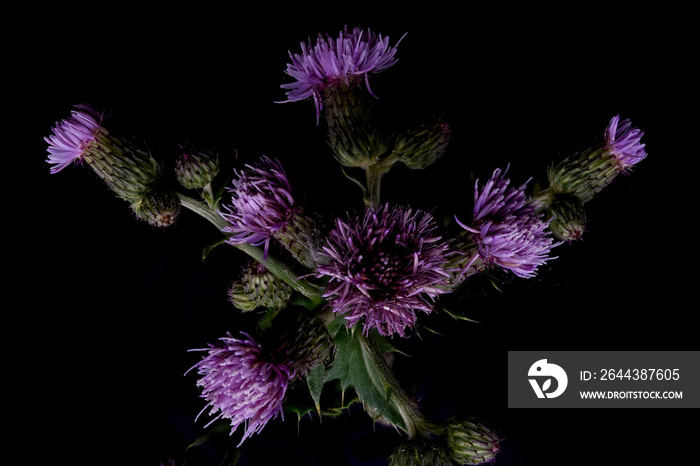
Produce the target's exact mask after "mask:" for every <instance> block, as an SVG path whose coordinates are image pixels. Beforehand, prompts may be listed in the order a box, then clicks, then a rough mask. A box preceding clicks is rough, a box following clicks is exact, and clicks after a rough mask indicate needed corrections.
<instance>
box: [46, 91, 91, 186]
mask: <svg viewBox="0 0 700 466" xmlns="http://www.w3.org/2000/svg"><path fill="white" fill-rule="evenodd" d="M101 122H102V115H100V114H99V113H98V112H97V110H96V109H95V108H94V107H92V106H90V105H87V104H79V105H76V106H75V109H74V110H73V111H72V112H71V117H70V118H68V119H66V120H62V121H60V122H57V123H56V126H55V127H54V128H53V135H51V136H48V137H45V138H44V140H45V141H46V142H48V143H49V149H48V152H49V156H48V158H47V160H46V161H47V162H48V163H50V164H53V165H54V166H53V167H51V170H50V171H51V173H58V172H60V171H61V170H63V169H64V168H66V167H67V166H68V165H70V163H71V162H74V161H81V160H82V158H83V154H85V151H86V150H87V149H88V147H89V146H90V144H91V143H92V142H93V141H95V140H96V139H97V137H98V135H99V133H100V130H101V129H102V128H101V126H100V124H101Z"/></svg>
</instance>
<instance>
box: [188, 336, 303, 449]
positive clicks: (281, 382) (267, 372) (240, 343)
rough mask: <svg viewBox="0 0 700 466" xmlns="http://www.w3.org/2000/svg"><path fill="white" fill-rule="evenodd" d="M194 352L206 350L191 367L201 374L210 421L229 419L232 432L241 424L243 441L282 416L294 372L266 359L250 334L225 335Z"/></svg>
mask: <svg viewBox="0 0 700 466" xmlns="http://www.w3.org/2000/svg"><path fill="white" fill-rule="evenodd" d="M194 351H207V352H208V354H207V355H206V356H205V357H204V358H203V359H202V360H201V361H200V362H198V363H197V364H196V365H195V366H193V367H192V369H194V368H197V371H198V374H199V375H200V376H201V378H200V379H199V380H198V381H197V385H198V386H199V387H201V388H202V395H201V397H202V398H204V399H205V400H207V402H208V404H207V405H206V406H205V407H204V409H203V410H202V412H204V411H205V410H206V409H207V408H209V409H210V415H212V416H215V417H214V419H212V420H211V421H210V422H209V424H211V423H212V422H214V421H216V420H217V419H220V418H223V419H228V420H230V422H231V434H233V432H234V431H235V430H236V429H237V428H238V426H240V425H241V424H242V425H243V426H244V429H245V432H244V435H243V438H242V439H241V443H243V441H245V439H247V438H249V437H250V436H252V435H253V434H256V433H259V432H260V431H261V430H262V429H263V428H264V427H265V425H266V424H267V422H268V421H269V420H271V419H275V418H276V417H277V416H278V415H279V414H282V416H284V414H283V412H282V401H283V400H284V397H285V394H286V393H287V387H288V385H289V381H290V380H291V379H292V378H294V375H295V374H294V373H293V371H291V370H290V369H289V368H288V367H287V366H286V365H285V364H279V363H273V362H269V361H267V360H266V358H265V357H264V354H263V350H262V348H261V346H260V345H259V344H258V343H256V342H255V340H253V338H252V337H251V336H250V335H248V334H246V333H242V338H240V339H236V338H233V337H232V336H231V334H228V336H227V337H224V338H221V339H220V343H219V344H209V348H205V349H201V350H194ZM190 370H191V369H190ZM188 372H189V371H188ZM200 415H201V412H200ZM198 417H199V416H198ZM209 424H207V425H209ZM239 445H240V444H239Z"/></svg>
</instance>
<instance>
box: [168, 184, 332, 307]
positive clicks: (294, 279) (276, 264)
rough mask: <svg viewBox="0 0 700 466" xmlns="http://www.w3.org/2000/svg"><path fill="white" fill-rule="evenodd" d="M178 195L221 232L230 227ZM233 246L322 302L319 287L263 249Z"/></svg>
mask: <svg viewBox="0 0 700 466" xmlns="http://www.w3.org/2000/svg"><path fill="white" fill-rule="evenodd" d="M177 195H178V197H179V198H180V203H181V204H182V206H183V207H185V208H187V209H190V210H191V211H192V212H194V213H196V214H198V215H200V216H201V217H203V218H205V219H206V220H209V222H211V223H212V224H213V225H214V226H215V227H216V228H217V229H218V230H219V231H221V232H223V231H224V228H225V227H226V226H227V225H228V222H227V221H226V220H225V219H224V218H223V217H222V216H221V215H219V214H218V213H217V212H215V211H213V210H212V209H211V208H210V207H209V206H208V205H207V204H205V203H203V202H200V201H198V200H196V199H194V198H192V197H190V196H188V195H187V194H183V193H177ZM233 246H234V247H236V248H238V249H240V250H241V251H243V252H245V253H246V254H248V256H250V257H251V258H253V259H255V260H256V261H258V262H260V263H261V264H262V265H264V266H265V268H267V269H268V270H269V271H270V272H272V273H273V274H275V276H277V277H278V278H280V279H281V280H283V281H284V282H285V283H287V284H288V285H289V286H291V287H292V288H294V290H296V291H298V292H299V293H301V294H303V295H304V296H306V297H307V298H309V300H310V301H311V302H312V304H314V305H315V304H319V303H320V302H321V299H322V298H321V292H320V290H319V289H318V288H317V287H315V286H313V285H312V284H310V283H309V282H307V281H306V280H302V279H301V278H299V277H298V276H297V275H296V274H295V273H294V272H293V271H292V269H290V268H289V267H288V266H287V265H286V264H284V263H283V262H280V261H279V260H277V259H275V258H274V257H271V256H270V255H269V254H268V255H267V257H265V253H264V251H263V249H262V248H259V247H257V246H253V245H250V244H248V243H242V244H234V245H233Z"/></svg>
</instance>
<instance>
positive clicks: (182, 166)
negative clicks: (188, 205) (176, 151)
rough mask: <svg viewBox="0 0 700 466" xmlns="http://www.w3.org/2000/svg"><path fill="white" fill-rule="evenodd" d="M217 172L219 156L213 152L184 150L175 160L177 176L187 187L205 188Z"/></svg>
mask: <svg viewBox="0 0 700 466" xmlns="http://www.w3.org/2000/svg"><path fill="white" fill-rule="evenodd" d="M217 173H219V157H218V156H217V155H216V154H213V153H211V152H205V151H198V150H187V151H186V152H185V151H184V150H183V152H181V153H180V156H179V157H178V158H177V159H176V160H175V177H176V178H177V181H178V182H179V183H180V184H181V185H182V186H184V187H185V188H187V189H201V188H204V187H205V186H207V185H208V184H210V183H211V182H212V180H213V179H214V177H215V176H216V175H217Z"/></svg>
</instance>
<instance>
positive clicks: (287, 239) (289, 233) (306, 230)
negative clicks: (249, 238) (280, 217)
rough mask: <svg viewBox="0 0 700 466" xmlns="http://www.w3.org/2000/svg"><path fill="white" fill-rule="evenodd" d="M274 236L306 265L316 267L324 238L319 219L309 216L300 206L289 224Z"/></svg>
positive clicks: (311, 267)
mask: <svg viewBox="0 0 700 466" xmlns="http://www.w3.org/2000/svg"><path fill="white" fill-rule="evenodd" d="M274 237H275V238H276V239H277V240H279V242H280V243H281V244H282V245H283V246H284V247H285V248H286V249H287V251H289V252H290V253H291V254H292V256H293V257H294V258H295V259H296V260H297V261H299V262H300V263H301V264H303V265H304V266H306V267H308V268H310V269H315V268H316V266H317V265H318V263H319V261H320V260H321V259H320V256H319V253H318V252H319V251H320V250H321V243H322V241H323V238H322V236H321V232H320V230H319V227H318V221H317V220H315V219H313V218H310V217H307V216H306V215H305V214H304V212H303V211H302V209H301V208H299V209H298V210H297V211H296V212H295V213H294V215H293V216H292V217H291V218H290V220H289V222H287V225H286V226H285V227H284V228H283V229H281V230H278V231H276V232H275V233H274Z"/></svg>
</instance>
